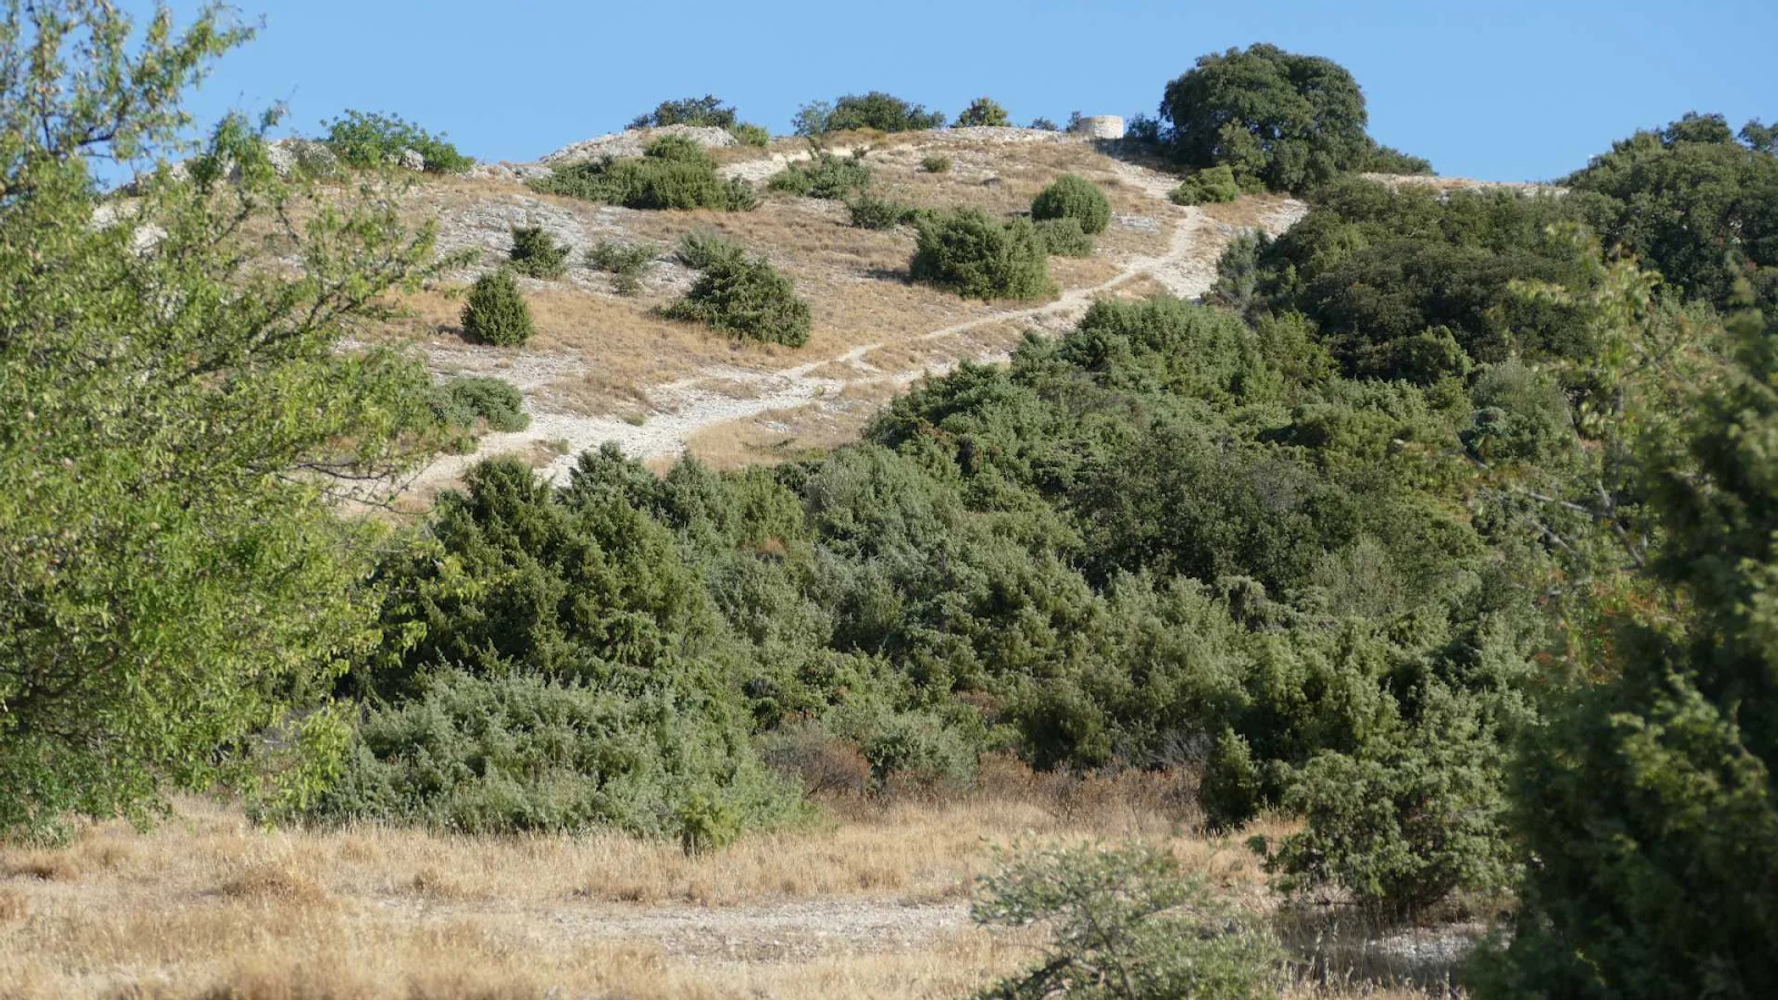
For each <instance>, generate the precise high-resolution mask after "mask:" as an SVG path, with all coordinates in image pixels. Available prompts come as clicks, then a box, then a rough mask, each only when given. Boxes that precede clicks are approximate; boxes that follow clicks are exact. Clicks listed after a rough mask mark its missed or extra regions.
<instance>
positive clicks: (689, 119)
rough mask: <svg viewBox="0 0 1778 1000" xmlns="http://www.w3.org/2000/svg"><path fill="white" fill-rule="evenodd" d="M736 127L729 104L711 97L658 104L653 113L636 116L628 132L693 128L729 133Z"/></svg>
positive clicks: (688, 98) (736, 120) (706, 95)
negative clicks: (691, 126) (642, 129)
mask: <svg viewBox="0 0 1778 1000" xmlns="http://www.w3.org/2000/svg"><path fill="white" fill-rule="evenodd" d="M737 123H738V119H737V117H736V115H735V108H734V105H732V104H724V103H722V98H720V97H717V96H716V95H715V94H705V95H704V96H703V97H685V98H681V99H679V100H677V101H662V102H661V103H659V104H657V105H655V108H654V110H653V111H650V112H648V113H647V114H642V115H637V116H636V117H635V118H634V119H632V120H631V121H630V128H663V127H665V126H667V125H694V126H701V127H705V128H720V129H733V128H734V127H735V126H736V124H737Z"/></svg>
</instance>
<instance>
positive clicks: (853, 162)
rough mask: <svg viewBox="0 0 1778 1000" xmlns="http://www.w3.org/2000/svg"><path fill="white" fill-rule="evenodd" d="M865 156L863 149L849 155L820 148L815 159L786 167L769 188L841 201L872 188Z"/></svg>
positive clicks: (770, 182)
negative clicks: (835, 153) (845, 155)
mask: <svg viewBox="0 0 1778 1000" xmlns="http://www.w3.org/2000/svg"><path fill="white" fill-rule="evenodd" d="M864 156H865V153H864V150H862V149H860V150H855V151H853V153H852V155H851V156H849V157H839V156H835V155H833V154H832V153H830V152H828V151H827V150H825V149H823V150H819V151H817V152H816V154H815V157H814V159H811V160H806V161H804V162H802V163H792V164H791V165H789V166H787V167H785V168H784V169H783V170H782V171H780V172H779V173H778V174H776V175H775V176H773V177H772V179H771V180H769V181H767V182H766V187H767V188H768V189H770V190H773V191H788V192H790V193H792V194H800V195H803V196H805V197H808V198H825V199H828V200H830V201H839V200H841V199H844V198H846V197H848V196H850V195H852V194H854V193H858V192H862V191H864V190H865V189H866V188H868V187H870V180H871V169H870V165H869V164H867V163H865V162H864Z"/></svg>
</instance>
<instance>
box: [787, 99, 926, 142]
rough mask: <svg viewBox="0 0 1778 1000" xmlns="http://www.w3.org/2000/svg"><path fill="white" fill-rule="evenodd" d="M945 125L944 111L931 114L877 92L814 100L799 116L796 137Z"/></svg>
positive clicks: (921, 108)
mask: <svg viewBox="0 0 1778 1000" xmlns="http://www.w3.org/2000/svg"><path fill="white" fill-rule="evenodd" d="M944 123H945V116H944V113H943V112H940V111H930V112H929V111H927V110H926V109H925V108H924V107H922V106H920V105H918V104H909V103H908V102H906V101H904V100H902V99H901V98H899V97H895V96H893V95H891V94H885V93H883V92H882V91H880V90H873V91H871V92H870V93H868V94H862V95H860V94H847V95H846V96H844V97H841V98H839V99H838V100H836V101H834V102H832V103H829V102H827V101H814V102H811V103H809V104H805V105H803V106H802V107H801V108H798V109H797V113H796V134H797V135H822V134H824V133H827V132H845V131H848V130H851V129H875V130H877V131H878V132H917V131H920V130H922V129H930V128H940V127H942V126H943V125H944Z"/></svg>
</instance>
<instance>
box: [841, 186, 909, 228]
mask: <svg viewBox="0 0 1778 1000" xmlns="http://www.w3.org/2000/svg"><path fill="white" fill-rule="evenodd" d="M846 207H847V208H848V209H850V210H851V213H852V225H854V226H856V227H857V228H859V229H894V228H895V227H896V226H899V225H901V224H902V223H905V222H913V221H914V219H915V217H916V216H918V214H919V209H916V208H914V207H913V206H911V205H903V204H902V203H901V202H898V201H890V200H888V199H887V198H878V197H875V196H873V195H872V194H870V192H868V191H867V192H865V193H863V194H860V195H859V196H858V197H856V198H853V199H852V200H851V201H848V202H847V203H846Z"/></svg>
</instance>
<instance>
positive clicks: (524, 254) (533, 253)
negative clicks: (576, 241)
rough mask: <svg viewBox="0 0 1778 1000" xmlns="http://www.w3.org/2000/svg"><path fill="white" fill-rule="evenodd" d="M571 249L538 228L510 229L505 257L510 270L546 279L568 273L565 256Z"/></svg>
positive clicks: (528, 276)
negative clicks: (508, 244) (509, 240)
mask: <svg viewBox="0 0 1778 1000" xmlns="http://www.w3.org/2000/svg"><path fill="white" fill-rule="evenodd" d="M573 249H574V248H573V247H570V246H568V245H567V244H565V243H560V244H559V243H557V242H556V241H555V237H553V236H551V235H550V234H549V231H548V230H546V229H544V228H543V227H542V226H514V227H512V250H511V251H509V252H508V254H507V257H508V258H509V260H510V261H511V263H512V269H513V270H514V271H517V272H518V273H520V274H522V275H524V276H526V277H527V278H541V279H544V280H549V279H552V278H560V277H561V276H562V275H564V274H567V273H568V254H569V253H571V252H573Z"/></svg>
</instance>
